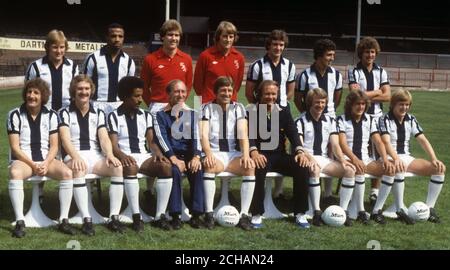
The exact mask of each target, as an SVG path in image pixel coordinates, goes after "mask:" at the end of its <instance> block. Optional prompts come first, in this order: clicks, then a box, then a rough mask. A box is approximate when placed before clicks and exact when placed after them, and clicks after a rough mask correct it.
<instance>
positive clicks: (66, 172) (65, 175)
mask: <svg viewBox="0 0 450 270" xmlns="http://www.w3.org/2000/svg"><path fill="white" fill-rule="evenodd" d="M80 174H83V175H84V172H82V171H80ZM73 176H74V174H73V173H72V170H71V169H69V168H64V169H62V171H61V177H62V180H69V179H73Z"/></svg>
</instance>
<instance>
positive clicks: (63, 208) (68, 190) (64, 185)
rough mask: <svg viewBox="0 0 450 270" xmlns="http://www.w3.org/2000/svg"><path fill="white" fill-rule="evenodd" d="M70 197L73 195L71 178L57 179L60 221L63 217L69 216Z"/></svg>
mask: <svg viewBox="0 0 450 270" xmlns="http://www.w3.org/2000/svg"><path fill="white" fill-rule="evenodd" d="M72 197H73V181H72V180H61V181H59V204H60V210H59V211H60V212H59V213H60V214H59V221H60V222H61V221H62V220H63V219H65V218H69V210H70V204H71V203H72Z"/></svg>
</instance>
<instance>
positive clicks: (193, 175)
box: [155, 80, 204, 230]
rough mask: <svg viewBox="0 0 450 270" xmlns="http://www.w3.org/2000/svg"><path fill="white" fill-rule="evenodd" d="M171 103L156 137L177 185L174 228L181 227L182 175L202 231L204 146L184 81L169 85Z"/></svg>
mask: <svg viewBox="0 0 450 270" xmlns="http://www.w3.org/2000/svg"><path fill="white" fill-rule="evenodd" d="M167 93H168V94H169V104H167V107H166V108H164V110H163V111H159V112H157V113H156V118H155V119H156V120H155V134H156V138H157V140H156V139H155V140H156V141H157V143H158V146H159V148H160V149H161V151H162V153H163V154H164V156H165V157H166V158H167V159H169V160H170V162H171V163H172V176H173V182H174V184H173V186H172V192H171V194H170V202H169V213H170V215H171V216H172V227H173V229H175V230H178V229H180V228H181V226H182V223H181V219H180V214H181V210H182V209H181V207H182V202H181V198H182V197H181V196H182V195H181V194H182V185H181V180H182V173H185V174H186V176H187V178H188V180H189V185H190V194H191V202H192V203H191V205H190V207H189V210H190V213H191V214H192V218H191V220H190V224H191V226H192V227H193V228H196V229H197V228H200V227H201V226H202V221H201V219H200V216H201V215H202V214H203V212H204V192H203V171H202V168H201V162H200V154H201V148H200V147H201V146H200V139H199V135H200V134H199V126H198V122H197V119H196V117H197V116H196V113H195V112H194V111H193V110H192V109H189V108H188V107H187V106H186V105H185V101H186V98H187V89H186V85H185V84H184V82H182V81H181V80H173V81H171V82H169V84H168V85H167Z"/></svg>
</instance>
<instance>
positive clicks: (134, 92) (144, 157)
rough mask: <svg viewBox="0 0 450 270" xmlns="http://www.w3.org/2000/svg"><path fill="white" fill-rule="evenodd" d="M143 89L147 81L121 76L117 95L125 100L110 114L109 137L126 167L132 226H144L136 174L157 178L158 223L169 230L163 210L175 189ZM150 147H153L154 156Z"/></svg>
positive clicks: (124, 168) (126, 188) (140, 229)
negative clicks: (155, 136) (143, 106)
mask: <svg viewBox="0 0 450 270" xmlns="http://www.w3.org/2000/svg"><path fill="white" fill-rule="evenodd" d="M143 88H144V82H143V81H142V80H141V79H139V78H136V77H131V76H127V77H124V78H122V79H121V80H120V81H119V85H118V90H119V91H118V95H119V98H120V100H122V101H123V103H122V104H121V105H120V106H119V107H118V108H117V109H116V110H114V111H113V112H111V113H110V114H109V116H108V126H109V136H110V138H111V142H112V147H113V152H114V155H115V156H116V157H117V158H118V159H119V160H120V162H121V163H122V166H123V176H124V185H125V194H126V196H127V199H128V204H129V205H130V206H131V211H132V213H133V215H132V218H133V225H132V228H133V230H135V231H137V232H141V231H142V230H143V229H144V223H143V221H142V219H141V214H140V209H139V182H138V179H137V173H138V172H140V173H143V174H145V175H149V176H154V177H158V181H157V182H156V191H157V195H158V198H157V200H158V201H157V205H156V215H155V225H157V226H160V227H161V228H163V229H170V226H169V225H168V222H167V220H166V218H165V216H164V213H165V211H166V208H167V202H168V200H169V197H170V190H171V188H172V177H171V172H170V163H169V162H168V161H167V160H166V159H164V158H163V157H162V156H161V153H160V152H159V150H158V148H157V146H156V144H154V143H153V119H152V116H151V114H150V113H149V112H148V111H144V110H142V109H140V108H139V107H140V105H141V103H142V94H143ZM146 142H147V145H148V147H146ZM147 148H150V149H151V150H152V153H153V154H154V156H153V157H152V155H151V154H150V153H149V151H148V150H147Z"/></svg>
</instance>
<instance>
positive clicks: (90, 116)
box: [59, 75, 123, 235]
mask: <svg viewBox="0 0 450 270" xmlns="http://www.w3.org/2000/svg"><path fill="white" fill-rule="evenodd" d="M69 90H70V97H71V99H72V102H71V103H70V105H69V106H67V107H65V108H63V109H61V111H60V112H59V115H60V119H61V123H60V127H59V134H60V138H61V143H62V146H63V148H64V151H65V153H66V154H67V155H66V157H65V158H64V161H65V162H66V164H67V166H68V167H69V168H71V169H72V173H73V177H74V179H73V183H74V187H75V188H74V197H75V200H82V201H83V203H82V205H86V209H80V211H81V214H82V216H83V220H84V221H85V222H84V224H83V228H82V230H83V232H84V233H85V234H87V235H94V234H95V231H94V229H93V227H92V223H90V221H91V218H90V216H89V213H88V212H87V197H80V196H79V195H78V196H77V190H78V189H79V188H78V186H86V179H85V176H86V174H89V173H94V174H96V175H100V176H108V177H111V187H110V217H111V221H110V224H109V225H108V226H109V227H110V228H113V229H114V228H115V227H117V226H115V225H117V222H118V215H119V211H120V206H121V203H122V196H123V177H122V166H121V164H120V161H119V160H118V159H117V158H115V157H114V154H113V152H112V146H111V141H110V140H109V137H108V130H107V129H106V117H105V113H104V112H103V111H102V110H100V109H98V108H94V106H93V105H92V104H91V102H90V98H91V96H92V95H93V94H94V92H95V85H94V83H93V82H92V80H91V79H90V78H89V77H88V76H86V75H78V76H75V77H74V78H73V80H72V82H71V84H70V89H69ZM102 150H103V153H102ZM89 225H90V226H89ZM119 229H120V228H119ZM119 229H117V230H119Z"/></svg>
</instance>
